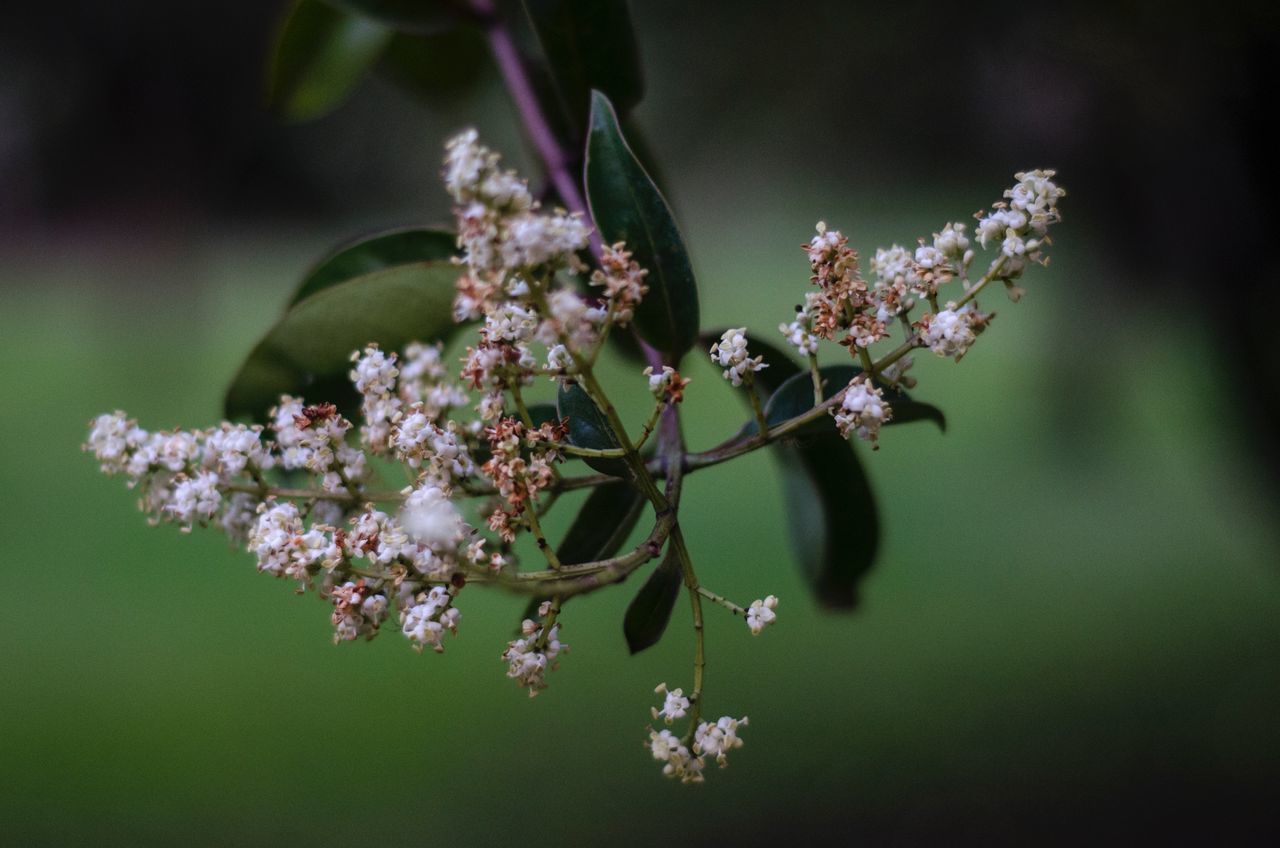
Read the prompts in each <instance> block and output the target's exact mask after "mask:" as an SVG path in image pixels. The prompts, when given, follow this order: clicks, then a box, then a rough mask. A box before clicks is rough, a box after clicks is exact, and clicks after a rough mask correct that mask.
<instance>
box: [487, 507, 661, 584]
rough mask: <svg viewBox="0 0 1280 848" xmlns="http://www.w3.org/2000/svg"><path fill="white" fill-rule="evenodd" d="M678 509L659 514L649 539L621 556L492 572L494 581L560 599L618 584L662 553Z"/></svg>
mask: <svg viewBox="0 0 1280 848" xmlns="http://www.w3.org/2000/svg"><path fill="white" fill-rule="evenodd" d="M675 521H676V515H675V512H673V511H671V510H668V511H667V512H665V513H662V514H660V515H659V516H658V521H657V523H656V524H654V526H653V529H652V530H651V531H650V532H649V536H648V538H646V539H645V540H644V541H643V542H641V543H640V544H639V545H637V546H636V547H635V549H634V550H631V551H629V552H627V553H625V554H622V555H621V556H616V557H611V558H609V559H603V560H597V561H596V562H584V563H577V564H574V565H561V566H560V569H559V570H558V571H525V572H521V573H519V574H508V575H493V576H492V582H494V583H496V584H498V585H501V586H505V587H506V588H508V589H511V590H512V591H516V592H521V593H524V594H531V595H537V596H540V597H544V598H545V597H548V596H553V595H558V596H560V597H561V599H564V598H568V597H570V596H572V595H580V594H583V593H585V592H591V591H594V590H596V589H599V588H601V587H603V586H608V585H610V584H612V583H617V582H618V581H619V580H622V579H623V578H625V577H627V575H629V574H631V573H632V572H633V571H635V570H636V569H637V568H639V567H640V566H642V565H644V564H645V563H646V562H648V561H650V560H652V559H656V558H657V557H658V555H659V554H661V553H662V546H663V544H664V543H665V542H666V541H667V539H668V537H669V536H670V535H671V529H672V528H673V527H674V526H675Z"/></svg>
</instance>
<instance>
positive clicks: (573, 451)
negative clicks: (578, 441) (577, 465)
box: [556, 444, 627, 457]
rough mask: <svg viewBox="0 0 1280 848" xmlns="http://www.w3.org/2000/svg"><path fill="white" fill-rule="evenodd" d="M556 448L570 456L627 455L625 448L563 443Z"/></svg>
mask: <svg viewBox="0 0 1280 848" xmlns="http://www.w3.org/2000/svg"><path fill="white" fill-rule="evenodd" d="M556 449H557V450H559V451H560V452H561V453H565V454H568V455H570V456H591V457H623V456H626V455H627V451H626V450H625V449H624V448H580V447H578V446H577V445H566V444H561V445H558V446H557V448H556Z"/></svg>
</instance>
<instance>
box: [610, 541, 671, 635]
mask: <svg viewBox="0 0 1280 848" xmlns="http://www.w3.org/2000/svg"><path fill="white" fill-rule="evenodd" d="M683 582H684V575H683V574H682V573H681V571H680V559H679V557H677V556H676V554H675V552H674V551H672V550H670V549H668V551H667V555H666V556H665V557H663V559H662V562H661V564H659V565H658V567H657V568H655V569H654V570H653V573H652V574H650V575H649V579H648V580H646V581H645V584H644V585H643V586H641V587H640V592H639V593H638V594H637V595H636V596H635V598H633V599H632V600H631V605H630V606H628V607H627V614H626V616H625V617H624V618H623V619H622V633H623V635H624V636H626V637H627V647H628V648H630V649H631V653H633V654H638V653H640V652H641V651H643V650H644V649H645V648H648V647H651V646H653V645H656V644H657V643H658V640H659V639H661V638H662V633H663V631H665V630H666V629H667V623H668V622H670V621H671V611H672V609H674V608H675V605H676V598H677V597H678V596H679V594H680V585H681V584H682V583H683Z"/></svg>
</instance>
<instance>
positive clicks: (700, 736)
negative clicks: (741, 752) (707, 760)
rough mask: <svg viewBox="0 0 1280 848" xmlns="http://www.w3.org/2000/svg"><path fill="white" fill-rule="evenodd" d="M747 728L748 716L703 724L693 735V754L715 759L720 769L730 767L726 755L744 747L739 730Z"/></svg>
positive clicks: (726, 718)
mask: <svg viewBox="0 0 1280 848" xmlns="http://www.w3.org/2000/svg"><path fill="white" fill-rule="evenodd" d="M746 726H747V717H746V716H743V717H742V718H738V719H735V718H732V717H730V716H721V717H720V719H719V721H717V722H716V723H715V724H711V723H710V722H706V721H704V722H701V723H699V724H698V729H697V730H695V731H694V733H693V752H694V753H695V754H698V755H699V756H708V757H715V759H716V762H717V763H719V764H720V767H721V768H724V767H725V766H726V765H728V763H727V762H726V760H725V755H726V754H727V753H728V752H729V751H732V750H733V749H734V748H741V747H742V739H740V738H739V737H738V728H739V727H746Z"/></svg>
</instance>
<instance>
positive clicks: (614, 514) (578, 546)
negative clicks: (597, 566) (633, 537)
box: [556, 481, 645, 565]
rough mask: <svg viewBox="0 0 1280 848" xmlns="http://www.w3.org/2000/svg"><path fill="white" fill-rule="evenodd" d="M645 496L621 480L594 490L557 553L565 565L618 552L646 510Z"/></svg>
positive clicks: (593, 559) (602, 557)
mask: <svg viewBox="0 0 1280 848" xmlns="http://www.w3.org/2000/svg"><path fill="white" fill-rule="evenodd" d="M644 504H645V498H644V495H642V494H641V493H640V491H639V490H638V489H636V487H635V486H632V485H631V484H630V483H626V482H622V481H619V482H617V483H606V484H604V485H603V486H597V487H595V489H593V490H592V492H591V495H590V496H589V497H588V498H587V500H586V502H585V503H583V505H582V509H581V510H580V511H579V512H578V515H577V517H576V518H574V519H573V524H571V525H570V526H569V531H568V532H567V533H565V536H564V541H562V542H561V543H560V547H559V549H558V550H557V551H556V554H557V555H558V556H559V557H560V561H561V562H562V563H564V564H565V565H574V564H577V563H583V562H594V561H595V560H598V559H607V558H609V557H611V556H613V555H614V554H616V553H617V552H618V550H619V549H620V548H621V547H622V544H623V542H625V541H626V540H627V536H629V535H630V534H631V531H632V530H633V529H635V526H636V522H637V521H639V520H640V514H641V513H642V512H644Z"/></svg>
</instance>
